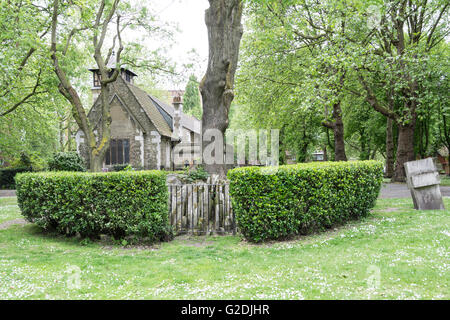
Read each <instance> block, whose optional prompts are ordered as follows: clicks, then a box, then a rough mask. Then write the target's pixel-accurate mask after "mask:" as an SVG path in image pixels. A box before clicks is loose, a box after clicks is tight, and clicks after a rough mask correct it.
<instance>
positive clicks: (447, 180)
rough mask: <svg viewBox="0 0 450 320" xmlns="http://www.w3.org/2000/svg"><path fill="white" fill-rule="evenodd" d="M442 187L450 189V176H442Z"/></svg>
mask: <svg viewBox="0 0 450 320" xmlns="http://www.w3.org/2000/svg"><path fill="white" fill-rule="evenodd" d="M440 178H441V186H449V187H450V176H444V175H441V176H440Z"/></svg>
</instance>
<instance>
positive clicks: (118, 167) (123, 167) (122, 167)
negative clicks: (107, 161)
mask: <svg viewBox="0 0 450 320" xmlns="http://www.w3.org/2000/svg"><path fill="white" fill-rule="evenodd" d="M112 168H113V171H116V172H118V171H133V170H134V169H133V167H132V166H131V165H129V164H115V165H113V167H112Z"/></svg>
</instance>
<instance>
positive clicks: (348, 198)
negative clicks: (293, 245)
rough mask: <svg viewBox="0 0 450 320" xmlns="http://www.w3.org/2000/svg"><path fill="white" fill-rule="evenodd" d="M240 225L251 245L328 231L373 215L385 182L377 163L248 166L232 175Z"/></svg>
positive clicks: (232, 188) (231, 191)
mask: <svg viewBox="0 0 450 320" xmlns="http://www.w3.org/2000/svg"><path fill="white" fill-rule="evenodd" d="M228 178H229V179H230V194H231V197H232V204H233V210H234V212H235V215H236V220H237V224H238V227H239V229H240V231H241V232H242V234H243V235H244V236H245V237H246V238H247V239H248V240H251V241H255V242H260V241H264V240H270V239H280V238H286V237H289V236H293V235H296V234H305V233H308V232H311V231H316V230H324V229H326V228H330V227H332V226H333V225H336V224H341V223H344V222H345V221H348V220H350V219H356V218H359V217H363V216H365V215H367V214H368V212H369V210H370V209H371V208H373V206H374V205H375V201H376V199H377V197H378V193H379V191H380V187H381V182H382V179H383V165H382V163H380V162H376V161H356V162H322V163H308V164H297V165H287V166H280V167H272V168H271V167H267V168H264V167H263V168H256V167H244V168H237V169H233V170H231V171H229V172H228Z"/></svg>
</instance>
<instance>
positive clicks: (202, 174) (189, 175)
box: [177, 166, 209, 183]
mask: <svg viewBox="0 0 450 320" xmlns="http://www.w3.org/2000/svg"><path fill="white" fill-rule="evenodd" d="M177 173H178V172H177ZM178 176H179V178H180V179H181V181H183V182H184V183H193V182H195V181H200V180H201V181H207V180H208V177H209V173H208V172H207V171H206V170H205V169H204V168H203V167H202V166H198V167H197V168H196V169H190V168H185V169H184V170H183V171H181V172H180V174H179V175H178Z"/></svg>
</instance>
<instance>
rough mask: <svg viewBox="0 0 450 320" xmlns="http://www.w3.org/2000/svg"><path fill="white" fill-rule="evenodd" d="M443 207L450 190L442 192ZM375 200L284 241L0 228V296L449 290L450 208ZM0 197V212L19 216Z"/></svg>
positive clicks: (416, 294)
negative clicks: (121, 238)
mask: <svg viewBox="0 0 450 320" xmlns="http://www.w3.org/2000/svg"><path fill="white" fill-rule="evenodd" d="M445 205H446V208H450V198H446V199H445ZM411 208H412V202H411V200H410V199H380V200H378V203H377V206H376V207H375V209H374V210H373V213H372V215H371V216H370V217H368V218H366V219H364V220H362V221H358V222H353V223H350V224H347V225H345V226H343V227H340V228H337V229H334V230H330V231H328V232H325V233H321V234H316V235H312V236H307V237H300V238H298V239H295V240H291V241H286V242H272V243H266V244H263V245H254V244H249V243H247V242H244V241H242V240H241V238H240V237H237V236H236V237H233V236H225V237H192V238H186V237H185V238H177V239H176V240H174V241H173V242H170V243H162V244H159V245H155V246H153V247H125V248H123V247H120V246H111V245H105V244H102V243H90V242H81V241H80V240H76V239H67V238H64V237H59V236H51V235H44V234H42V232H41V231H40V230H39V229H38V228H37V227H36V226H34V225H32V224H29V225H25V226H20V225H12V226H9V227H8V228H7V229H3V230H0V299H17V298H19V299H66V298H70V299H86V298H87V299H183V298H184V299H197V298H199V299H449V298H450V294H449V292H450V290H449V277H448V274H449V271H450V270H449V266H450V261H449V244H450V241H449V240H450V210H448V209H447V210H445V211H428V212H424V211H414V210H412V209H411ZM19 217H20V213H19V209H18V208H17V206H15V200H14V199H12V198H6V199H0V221H5V220H9V219H15V218H19Z"/></svg>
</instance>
